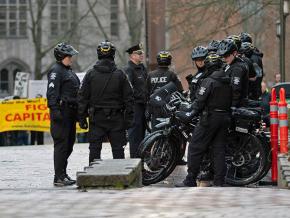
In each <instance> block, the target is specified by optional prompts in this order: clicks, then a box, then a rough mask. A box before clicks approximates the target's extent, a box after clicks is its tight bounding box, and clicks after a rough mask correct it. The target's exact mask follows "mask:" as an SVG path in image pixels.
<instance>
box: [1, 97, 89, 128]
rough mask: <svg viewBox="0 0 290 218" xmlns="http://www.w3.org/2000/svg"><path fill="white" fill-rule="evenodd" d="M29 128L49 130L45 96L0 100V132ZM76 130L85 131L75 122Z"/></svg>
mask: <svg viewBox="0 0 290 218" xmlns="http://www.w3.org/2000/svg"><path fill="white" fill-rule="evenodd" d="M13 130H30V131H40V132H49V131H50V117H49V109H48V107H47V100H46V99H45V98H35V99H17V100H9V101H2V102H0V132H4V131H13ZM77 132H85V131H84V130H82V129H80V128H79V125H78V124H77Z"/></svg>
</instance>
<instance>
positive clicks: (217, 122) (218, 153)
mask: <svg viewBox="0 0 290 218" xmlns="http://www.w3.org/2000/svg"><path fill="white" fill-rule="evenodd" d="M229 124H230V116H229V114H225V113H218V112H216V113H210V114H209V115H208V118H207V121H204V119H203V118H201V121H200V123H199V124H198V125H197V127H196V128H195V130H194V133H193V136H192V138H191V141H190V143H189V147H188V156H187V160H188V175H187V177H186V180H188V181H192V180H196V177H197V175H198V173H199V170H200V164H201V162H202V158H203V156H204V154H205V153H206V152H207V151H208V149H209V148H210V149H212V154H213V165H214V183H215V184H216V185H221V184H223V183H224V177H225V172H226V166H225V146H226V143H227V133H228V127H229ZM210 146H211V147H210Z"/></svg>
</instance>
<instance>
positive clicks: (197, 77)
mask: <svg viewBox="0 0 290 218" xmlns="http://www.w3.org/2000/svg"><path fill="white" fill-rule="evenodd" d="M207 54H208V50H207V48H206V47H204V46H197V47H195V48H194V49H193V50H192V54H191V59H192V62H193V64H194V65H195V66H196V68H197V72H196V74H194V75H193V76H192V75H191V74H190V75H188V76H186V80H187V82H188V85H189V90H190V99H191V100H192V101H193V100H194V99H195V95H196V91H197V90H198V89H199V87H200V83H201V81H202V79H203V78H204V71H205V67H204V60H205V58H206V56H207Z"/></svg>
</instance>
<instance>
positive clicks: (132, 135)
mask: <svg viewBox="0 0 290 218" xmlns="http://www.w3.org/2000/svg"><path fill="white" fill-rule="evenodd" d="M145 122H146V119H145V105H144V104H139V103H136V104H135V105H134V120H133V127H132V128H130V129H129V130H128V134H129V144H130V157H131V158H138V154H137V152H138V148H139V145H140V143H141V141H142V140H143V139H144V137H145V130H146V124H145Z"/></svg>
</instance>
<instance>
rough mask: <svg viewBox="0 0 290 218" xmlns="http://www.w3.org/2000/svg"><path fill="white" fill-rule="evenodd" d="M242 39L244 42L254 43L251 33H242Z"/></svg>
mask: <svg viewBox="0 0 290 218" xmlns="http://www.w3.org/2000/svg"><path fill="white" fill-rule="evenodd" d="M240 38H241V41H242V42H250V43H253V40H252V36H251V35H250V34H249V33H246V32H243V33H241V34H240Z"/></svg>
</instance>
